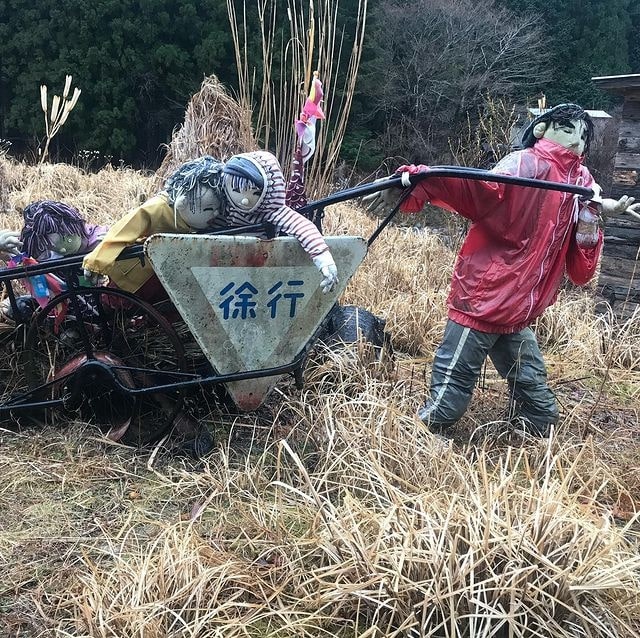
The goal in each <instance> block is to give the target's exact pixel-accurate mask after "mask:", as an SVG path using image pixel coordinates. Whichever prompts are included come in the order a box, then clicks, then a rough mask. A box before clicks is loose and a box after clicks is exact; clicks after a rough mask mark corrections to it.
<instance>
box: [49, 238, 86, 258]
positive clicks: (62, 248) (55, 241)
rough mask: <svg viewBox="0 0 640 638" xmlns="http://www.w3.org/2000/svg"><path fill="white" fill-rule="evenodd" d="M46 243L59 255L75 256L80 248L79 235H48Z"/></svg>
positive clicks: (80, 239)
mask: <svg viewBox="0 0 640 638" xmlns="http://www.w3.org/2000/svg"><path fill="white" fill-rule="evenodd" d="M47 241H48V242H49V245H50V246H51V248H52V250H53V251H54V252H56V253H58V254H59V255H75V254H76V253H77V252H78V251H79V250H80V248H81V247H82V237H80V235H61V234H60V233H50V234H49V235H47Z"/></svg>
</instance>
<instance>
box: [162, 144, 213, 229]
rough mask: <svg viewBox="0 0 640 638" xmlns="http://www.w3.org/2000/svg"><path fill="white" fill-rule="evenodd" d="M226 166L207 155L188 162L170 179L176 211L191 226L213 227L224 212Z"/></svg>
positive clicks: (167, 187)
mask: <svg viewBox="0 0 640 638" xmlns="http://www.w3.org/2000/svg"><path fill="white" fill-rule="evenodd" d="M222 166H223V165H222V162H219V161H218V160H216V159H214V158H213V157H211V156H209V155H204V156H203V157H199V158H198V159H195V160H191V161H189V162H186V163H184V164H183V165H182V166H180V168H178V169H177V170H176V171H175V172H174V173H172V174H171V175H170V176H169V178H168V179H167V182H166V184H165V188H164V190H165V192H166V193H167V195H168V197H169V201H170V203H171V205H172V206H173V210H174V213H175V215H176V217H180V219H182V221H183V222H184V223H185V224H187V226H189V227H190V228H193V229H196V230H204V229H205V228H209V227H210V226H211V225H212V223H213V221H214V220H215V218H216V217H218V216H219V215H220V213H221V212H222V209H223V205H222V197H221V191H222V173H221V171H222Z"/></svg>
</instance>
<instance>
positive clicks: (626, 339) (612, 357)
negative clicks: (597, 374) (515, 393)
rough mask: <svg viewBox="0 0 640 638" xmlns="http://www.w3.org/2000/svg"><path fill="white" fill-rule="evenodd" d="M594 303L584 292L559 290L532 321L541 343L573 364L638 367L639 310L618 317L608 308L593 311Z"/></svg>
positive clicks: (577, 366)
mask: <svg viewBox="0 0 640 638" xmlns="http://www.w3.org/2000/svg"><path fill="white" fill-rule="evenodd" d="M595 304H596V301H595V299H594V297H593V295H591V294H589V293H588V292H573V291H572V292H567V291H561V292H560V295H559V298H558V301H557V302H556V303H555V304H554V305H553V306H551V307H550V308H548V309H547V311H546V312H545V313H544V315H542V317H540V318H539V319H538V320H537V321H536V325H535V331H536V335H537V336H538V340H539V342H540V345H541V347H543V348H544V349H545V350H546V351H547V352H549V353H552V354H556V355H562V357H563V359H564V360H565V361H570V362H571V363H572V364H573V365H574V366H575V367H576V368H581V367H582V368H587V369H594V368H599V369H601V370H603V371H604V370H606V369H609V368H618V369H621V370H635V371H638V370H640V322H639V321H638V319H640V310H636V311H635V312H634V314H633V315H631V316H630V317H629V318H627V319H625V320H619V319H617V318H616V316H615V315H614V313H613V312H612V311H611V310H609V312H608V313H604V314H603V313H601V312H600V313H596V311H595Z"/></svg>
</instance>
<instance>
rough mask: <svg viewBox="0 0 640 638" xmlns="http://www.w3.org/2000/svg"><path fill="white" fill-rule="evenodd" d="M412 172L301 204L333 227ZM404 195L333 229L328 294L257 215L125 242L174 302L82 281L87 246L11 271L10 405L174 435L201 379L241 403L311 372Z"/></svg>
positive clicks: (250, 404) (126, 435) (3, 275)
mask: <svg viewBox="0 0 640 638" xmlns="http://www.w3.org/2000/svg"><path fill="white" fill-rule="evenodd" d="M430 176H438V177H454V178H455V177H457V178H465V179H480V180H487V181H497V182H503V183H509V184H514V185H519V186H527V187H536V188H546V189H552V190H560V191H565V192H569V193H573V194H577V195H580V196H582V197H585V198H589V197H591V196H592V192H591V191H590V190H589V189H585V188H581V187H575V186H570V185H567V184H557V183H553V182H543V181H540V180H531V179H524V178H514V177H510V176H506V175H499V174H493V173H489V172H487V171H481V170H478V169H463V168H458V167H434V168H433V169H432V170H431V171H430V172H428V173H423V174H418V175H414V176H411V178H410V179H411V183H412V184H416V183H417V182H418V181H419V180H421V179H428V178H429V177H430ZM400 184H401V179H400V177H399V176H398V177H391V178H388V179H386V180H383V181H377V182H374V183H370V184H365V185H362V186H358V187H355V188H351V189H348V190H344V191H341V192H337V193H335V194H332V195H330V196H328V197H326V198H324V199H321V200H318V201H316V202H313V203H311V204H309V205H308V206H306V207H305V208H304V209H302V210H301V212H303V213H304V214H306V215H307V216H308V217H310V218H311V219H312V220H313V221H314V222H315V223H316V224H317V225H318V226H321V222H322V217H323V214H324V209H325V208H326V207H327V206H330V205H332V204H336V203H339V202H343V201H347V200H351V199H354V198H359V197H362V196H364V195H367V194H370V193H374V192H376V191H379V190H382V189H387V188H392V187H395V186H400ZM405 192H406V191H405ZM398 207H399V205H398V206H396V207H395V208H394V209H393V210H392V211H391V212H390V213H389V215H388V216H387V217H386V218H385V219H384V220H383V221H382V222H381V223H380V224H379V226H378V228H377V229H376V231H375V232H374V233H373V235H372V236H371V237H370V238H369V240H368V241H365V240H364V239H362V238H358V237H328V238H326V239H327V243H328V244H329V247H330V248H331V251H332V254H333V255H334V259H335V260H336V263H337V266H338V272H339V273H340V284H339V286H338V287H337V288H336V289H335V290H334V291H332V292H330V293H328V294H323V293H322V292H321V290H319V289H318V286H317V272H316V270H315V268H314V267H313V265H312V264H311V263H310V262H309V259H308V257H307V256H306V254H305V253H304V251H302V249H301V247H300V246H299V244H298V243H297V241H295V240H294V239H292V238H288V237H277V238H274V239H273V240H270V241H264V240H260V239H256V238H255V237H252V236H250V234H251V233H256V232H259V231H264V230H265V229H264V228H262V227H255V226H251V227H244V228H235V229H232V230H227V231H222V232H218V233H215V234H202V235H172V234H159V235H152V236H151V237H150V238H149V239H147V240H146V242H145V243H144V245H137V246H133V247H130V248H127V249H126V250H125V251H124V252H123V253H122V255H121V258H123V259H125V258H127V259H128V258H131V257H136V258H139V259H143V260H144V259H149V260H150V262H151V264H152V266H153V268H154V270H155V272H156V274H157V275H158V277H159V279H160V281H161V282H162V284H163V285H164V287H165V289H166V290H167V293H168V295H169V299H170V301H169V302H166V303H165V304H164V306H163V305H155V306H154V305H150V304H148V303H146V302H145V301H143V300H141V299H139V298H137V297H136V296H135V295H133V294H131V293H127V292H125V291H122V290H119V289H115V288H111V287H95V286H86V285H83V284H84V283H85V282H83V281H82V277H81V274H80V273H81V263H82V256H79V255H75V256H73V257H66V258H62V259H57V260H53V261H48V262H43V263H41V264H37V265H32V266H22V267H15V268H7V269H5V270H3V271H0V282H1V283H2V285H3V287H4V289H5V293H6V298H7V299H8V306H9V307H10V312H9V314H10V316H11V318H12V322H11V324H10V325H7V326H6V329H5V330H4V332H3V333H2V334H1V335H0V339H1V342H2V344H3V345H4V347H5V348H6V349H8V350H11V351H12V356H11V357H7V358H6V361H7V363H6V364H5V369H4V370H3V372H2V375H3V377H4V378H3V379H2V383H3V386H4V387H3V388H2V398H1V404H0V418H2V419H3V420H4V421H5V422H6V421H8V420H9V421H10V420H14V419H16V418H18V419H19V418H20V417H21V416H25V415H26V416H27V417H29V416H32V415H34V414H44V415H45V416H46V415H52V414H56V413H62V414H65V415H66V416H69V415H75V416H76V417H78V418H80V419H82V420H84V421H89V422H93V423H95V424H96V425H97V426H99V427H100V428H101V429H103V430H104V431H105V432H107V433H108V435H109V436H111V437H112V438H114V439H118V440H123V441H124V442H126V443H130V444H137V445H140V444H144V443H146V442H149V441H151V440H153V439H156V438H159V437H160V436H162V435H163V434H164V433H165V432H166V431H167V430H168V429H169V428H170V427H171V424H172V423H173V421H174V420H175V418H176V416H177V415H178V414H179V413H180V411H181V410H182V407H183V402H184V400H185V397H186V396H188V395H189V393H190V392H193V391H195V390H196V389H198V388H202V387H208V386H220V385H221V384H223V385H224V387H225V389H226V391H227V392H228V394H229V396H230V397H231V398H232V400H233V401H234V403H235V404H236V405H237V407H238V408H240V409H241V410H245V411H249V410H253V409H255V408H257V407H258V406H259V405H260V404H261V402H262V401H263V400H264V398H265V397H266V396H267V394H268V392H269V391H270V389H271V388H272V387H273V385H274V384H275V383H276V381H277V380H278V378H280V377H281V376H282V375H285V374H292V375H293V376H294V377H295V379H296V382H297V383H298V385H301V384H302V371H303V366H304V363H305V360H306V357H307V355H308V353H309V351H310V349H311V348H312V347H313V344H314V342H315V340H316V339H317V338H318V336H319V334H320V333H321V332H322V330H323V327H324V324H325V323H326V321H327V317H328V316H329V314H330V312H331V309H332V308H333V307H334V305H335V304H336V302H337V300H338V298H339V296H340V295H341V294H342V292H343V291H344V289H345V287H346V285H347V283H348V280H349V278H350V277H351V276H352V275H353V273H354V272H355V270H356V269H357V268H358V266H359V264H360V263H361V261H362V260H363V259H364V257H365V256H366V253H367V247H368V246H370V245H371V244H372V243H373V242H374V241H375V240H376V238H377V237H378V236H379V234H380V232H381V231H382V230H383V229H384V227H385V226H386V225H387V224H388V223H389V222H390V221H391V219H392V218H393V216H394V215H395V214H396V212H397V210H398ZM267 230H268V229H267ZM52 277H53V278H55V281H56V282H57V284H58V286H57V289H58V290H60V292H58V293H57V294H55V295H54V296H52V298H51V299H50V300H48V301H46V302H44V303H42V304H41V306H40V307H38V308H37V309H35V310H34V309H33V308H32V306H30V305H29V304H30V303H31V301H30V300H27V302H26V303H25V300H24V298H23V297H21V296H20V295H19V286H20V281H21V280H24V279H25V278H28V279H29V280H30V281H31V282H32V285H39V284H42V283H43V282H44V283H45V284H46V283H47V281H49V282H51V281H52V280H51V278H52ZM9 362H10V363H9Z"/></svg>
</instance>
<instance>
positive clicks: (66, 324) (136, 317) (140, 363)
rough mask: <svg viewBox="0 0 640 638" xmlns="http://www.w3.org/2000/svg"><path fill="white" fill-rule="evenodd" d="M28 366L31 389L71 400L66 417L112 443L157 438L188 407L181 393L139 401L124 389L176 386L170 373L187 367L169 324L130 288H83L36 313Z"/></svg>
mask: <svg viewBox="0 0 640 638" xmlns="http://www.w3.org/2000/svg"><path fill="white" fill-rule="evenodd" d="M23 362H24V375H25V380H26V382H27V383H28V385H29V387H30V388H32V389H37V388H41V393H39V394H38V397H39V398H41V399H42V400H45V399H51V398H58V399H59V398H65V399H68V401H67V402H66V403H65V405H66V408H67V409H66V410H65V411H64V412H65V414H66V416H67V417H68V416H69V413H70V412H74V413H75V415H76V418H80V419H81V420H83V421H86V422H88V423H92V424H95V425H96V426H97V427H99V428H100V429H101V430H102V431H103V432H107V433H108V436H110V438H112V439H114V440H122V441H123V442H126V443H128V444H134V445H143V444H145V443H149V442H151V441H153V440H155V439H158V438H160V437H161V436H163V434H165V433H166V432H167V431H168V429H169V428H170V427H171V425H172V424H173V421H174V419H175V418H176V416H177V415H178V414H179V413H180V410H181V408H182V402H183V400H182V397H181V396H180V395H178V394H176V393H172V394H166V393H163V394H159V393H153V394H144V395H137V396H135V397H134V396H132V395H130V394H128V393H127V391H126V389H123V388H122V387H119V385H122V386H124V388H145V387H151V386H154V385H162V384H169V383H173V382H175V381H176V376H175V375H172V374H171V373H175V372H180V371H184V367H185V359H184V351H183V347H182V344H181V342H180V339H179V338H178V336H177V334H176V332H175V331H174V329H173V328H172V326H171V324H170V323H169V322H168V321H167V320H166V319H165V318H164V317H163V316H162V315H161V314H160V313H159V312H157V311H156V310H155V309H154V308H153V307H152V306H151V305H149V304H147V303H145V302H143V301H141V300H139V299H136V297H135V296H133V295H131V294H130V293H127V292H125V291H121V290H116V289H108V288H83V289H81V290H71V291H67V292H64V293H62V294H61V295H58V296H57V297H56V298H55V299H53V300H52V301H51V302H50V303H49V304H48V305H47V306H45V307H44V308H42V309H41V310H39V311H38V312H37V313H36V314H35V315H34V317H33V319H32V322H31V325H30V327H29V330H28V332H27V336H26V339H25V347H24V351H23ZM96 362H97V363H96ZM114 377H115V379H117V382H114ZM118 382H119V383H118Z"/></svg>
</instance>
